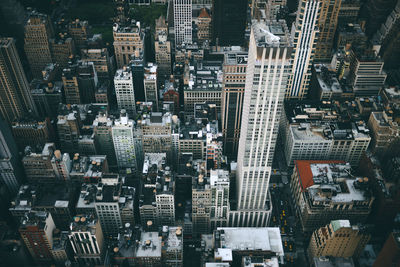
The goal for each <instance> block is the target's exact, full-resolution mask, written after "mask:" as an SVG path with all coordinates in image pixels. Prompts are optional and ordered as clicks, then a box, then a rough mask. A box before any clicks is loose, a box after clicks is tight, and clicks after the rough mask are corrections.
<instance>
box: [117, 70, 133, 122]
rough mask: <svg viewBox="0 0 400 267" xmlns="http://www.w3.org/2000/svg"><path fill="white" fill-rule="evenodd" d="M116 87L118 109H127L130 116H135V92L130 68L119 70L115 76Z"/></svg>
mask: <svg viewBox="0 0 400 267" xmlns="http://www.w3.org/2000/svg"><path fill="white" fill-rule="evenodd" d="M114 87H115V94H116V96H117V104H118V109H119V110H122V109H125V110H126V111H127V112H128V113H129V114H131V115H135V114H136V101H135V90H134V86H133V79H132V72H131V71H130V69H129V68H126V69H119V70H117V72H116V73H115V76H114Z"/></svg>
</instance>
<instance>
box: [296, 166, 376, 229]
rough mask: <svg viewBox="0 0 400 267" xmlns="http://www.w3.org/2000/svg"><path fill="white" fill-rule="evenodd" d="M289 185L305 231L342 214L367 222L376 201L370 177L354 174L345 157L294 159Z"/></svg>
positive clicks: (335, 218)
mask: <svg viewBox="0 0 400 267" xmlns="http://www.w3.org/2000/svg"><path fill="white" fill-rule="evenodd" d="M290 188H291V190H292V194H293V198H294V202H295V205H296V207H297V208H296V213H297V215H298V216H299V218H300V223H301V227H302V229H303V231H304V232H312V231H314V230H315V229H316V228H318V227H321V226H323V225H325V224H328V223H329V222H330V221H332V220H340V219H341V218H346V219H348V220H349V221H350V222H351V223H353V224H355V223H364V222H365V221H366V219H367V218H368V216H369V214H370V212H371V209H372V202H373V201H374V197H373V196H372V194H371V192H370V183H369V179H368V178H356V177H354V176H353V175H352V174H351V167H350V165H349V164H345V163H344V162H343V161H332V160H331V161H310V160H297V161H295V167H294V169H293V175H292V180H291V183H290Z"/></svg>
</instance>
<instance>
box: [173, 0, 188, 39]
mask: <svg viewBox="0 0 400 267" xmlns="http://www.w3.org/2000/svg"><path fill="white" fill-rule="evenodd" d="M174 28H175V47H177V46H180V45H182V44H191V43H192V0H174Z"/></svg>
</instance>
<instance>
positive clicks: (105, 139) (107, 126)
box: [93, 113, 117, 167]
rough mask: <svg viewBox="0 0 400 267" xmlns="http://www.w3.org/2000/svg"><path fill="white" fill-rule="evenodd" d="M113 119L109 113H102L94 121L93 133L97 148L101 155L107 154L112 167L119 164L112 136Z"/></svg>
mask: <svg viewBox="0 0 400 267" xmlns="http://www.w3.org/2000/svg"><path fill="white" fill-rule="evenodd" d="M112 125H113V120H112V119H111V118H110V117H108V116H107V114H104V113H100V114H98V115H97V116H96V119H95V120H94V121H93V133H94V141H95V145H96V150H97V152H98V153H99V155H106V156H107V161H108V164H109V165H110V166H111V167H116V166H117V159H116V158H115V150H114V143H113V138H112Z"/></svg>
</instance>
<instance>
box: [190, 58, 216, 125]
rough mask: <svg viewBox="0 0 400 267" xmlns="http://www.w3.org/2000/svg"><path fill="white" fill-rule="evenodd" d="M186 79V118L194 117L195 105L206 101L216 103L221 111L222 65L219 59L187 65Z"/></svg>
mask: <svg viewBox="0 0 400 267" xmlns="http://www.w3.org/2000/svg"><path fill="white" fill-rule="evenodd" d="M194 62H196V61H194ZM184 81H186V82H184V93H183V94H184V97H183V99H184V107H185V118H193V117H194V115H195V105H196V104H201V103H205V102H207V103H213V104H215V105H216V107H217V112H218V113H220V112H221V96H222V66H221V63H220V62H219V61H216V62H214V61H209V62H206V61H203V62H197V64H194V65H192V66H187V65H186V66H185V72H184Z"/></svg>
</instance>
